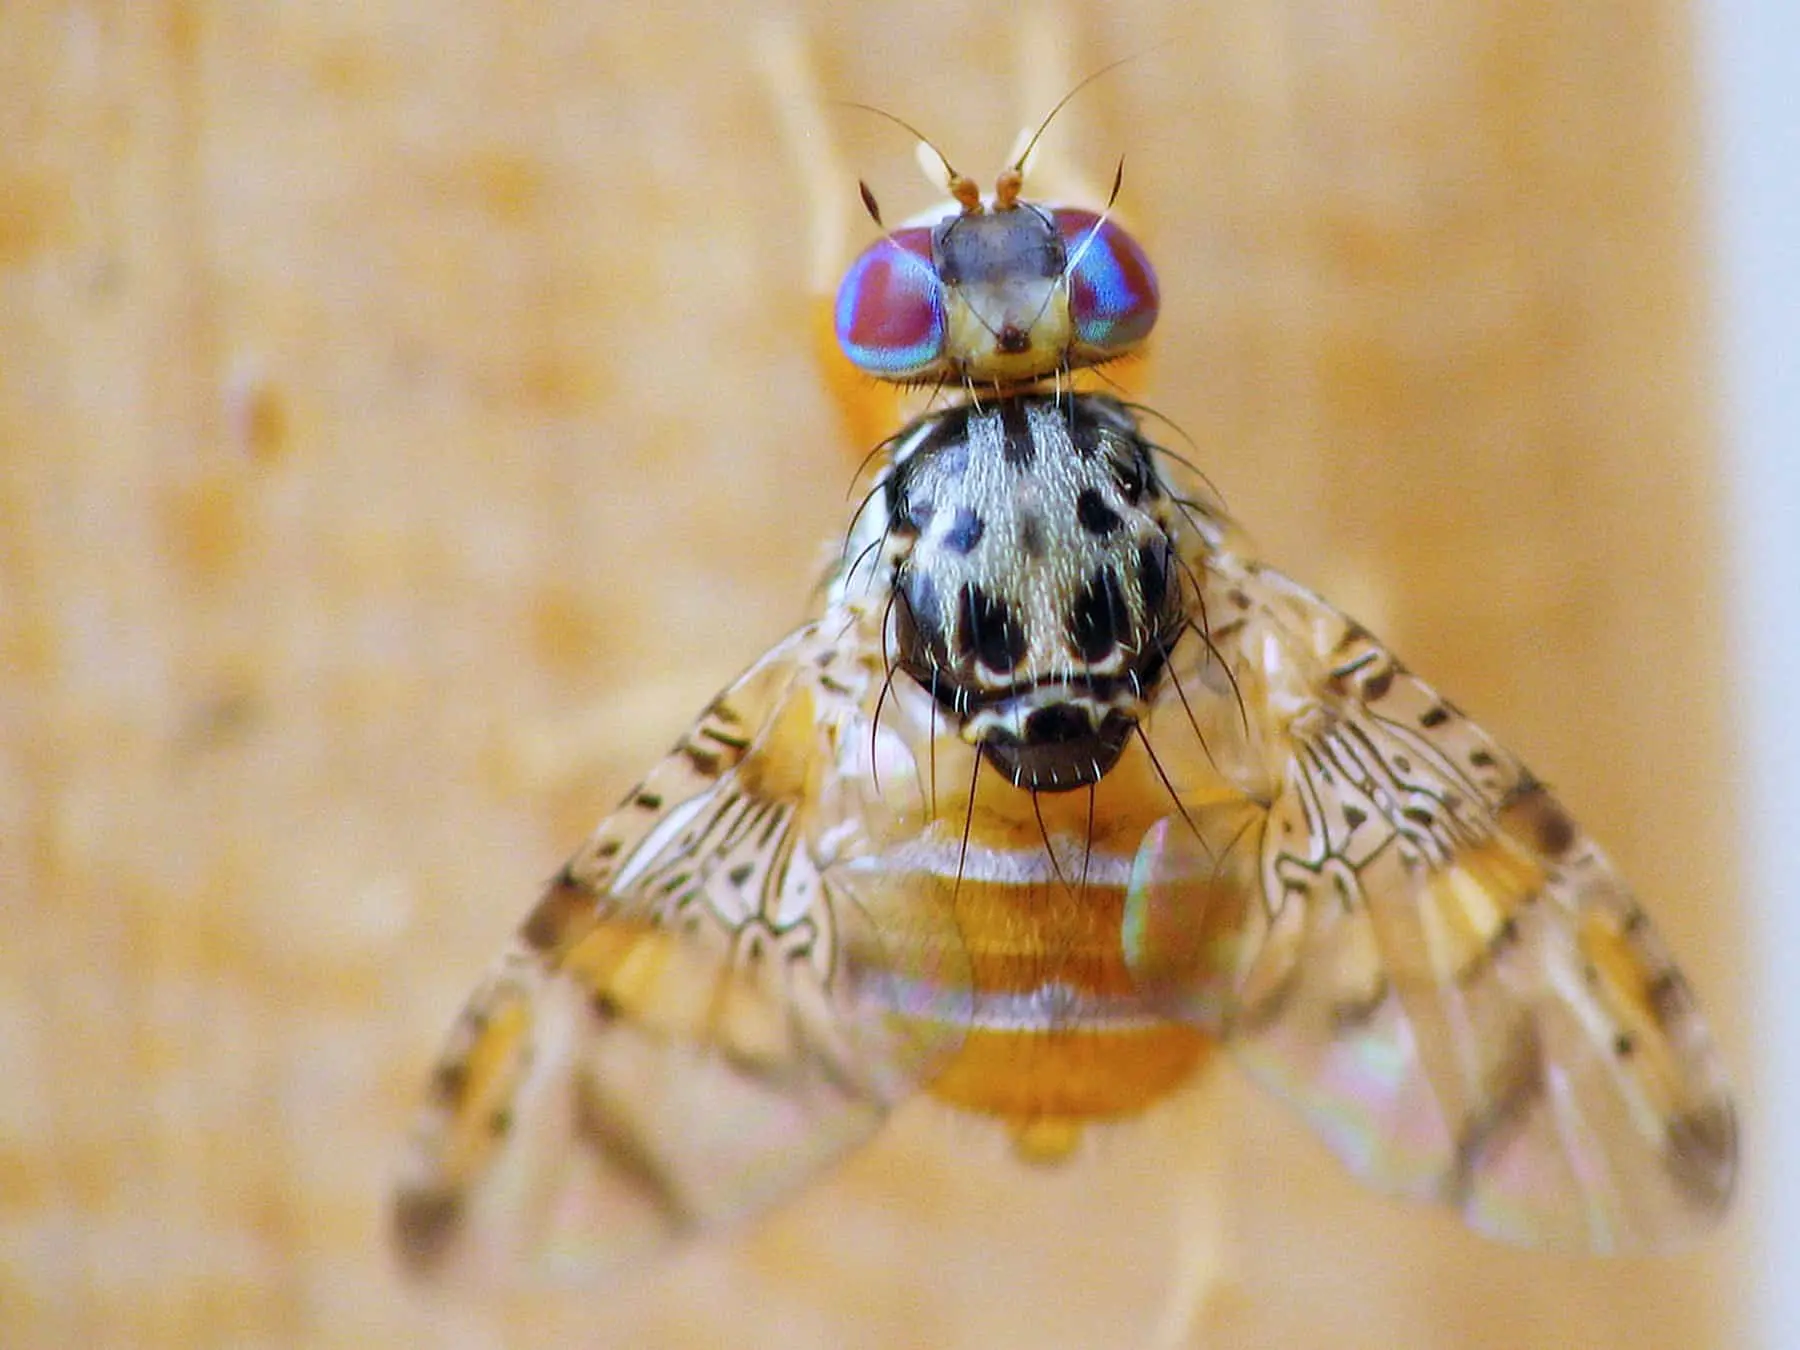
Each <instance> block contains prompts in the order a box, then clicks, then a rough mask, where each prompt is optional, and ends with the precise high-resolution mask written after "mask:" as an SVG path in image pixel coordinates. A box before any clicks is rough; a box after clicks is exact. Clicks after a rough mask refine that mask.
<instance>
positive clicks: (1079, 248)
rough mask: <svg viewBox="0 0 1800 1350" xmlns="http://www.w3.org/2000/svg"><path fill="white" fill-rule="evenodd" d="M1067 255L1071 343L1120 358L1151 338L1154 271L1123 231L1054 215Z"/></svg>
mask: <svg viewBox="0 0 1800 1350" xmlns="http://www.w3.org/2000/svg"><path fill="white" fill-rule="evenodd" d="M1055 214H1056V228H1057V232H1058V233H1060V234H1061V235H1062V241H1063V247H1064V248H1065V249H1067V250H1068V254H1069V270H1068V281H1069V319H1070V321H1071V323H1072V324H1073V325H1074V329H1075V341H1076V342H1077V344H1079V345H1080V346H1083V347H1092V348H1095V349H1097V350H1099V351H1100V352H1102V353H1118V352H1123V351H1125V350H1126V349H1127V348H1129V347H1135V346H1136V345H1137V344H1138V343H1140V342H1142V341H1143V340H1144V339H1145V338H1147V337H1148V336H1150V330H1151V329H1152V328H1154V327H1156V315H1157V311H1158V309H1159V308H1160V305H1161V297H1160V296H1159V294H1158V292H1157V287H1156V270H1155V269H1154V268H1152V267H1151V266H1150V259H1149V257H1148V256H1146V255H1145V253H1144V250H1143V249H1142V248H1141V247H1139V245H1138V241H1137V240H1135V239H1133V238H1132V237H1131V236H1130V235H1129V234H1127V233H1125V231H1124V229H1123V228H1122V227H1120V226H1118V225H1115V224H1114V223H1113V222H1112V221H1110V220H1107V219H1104V218H1103V217H1101V216H1097V215H1095V214H1094V213H1093V212H1092V211H1078V210H1072V209H1062V210H1058V211H1057V212H1056V213H1055Z"/></svg>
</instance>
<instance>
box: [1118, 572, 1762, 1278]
mask: <svg viewBox="0 0 1800 1350" xmlns="http://www.w3.org/2000/svg"><path fill="white" fill-rule="evenodd" d="M1193 562H1194V570H1195V572H1196V574H1197V575H1199V576H1201V577H1203V578H1204V580H1203V583H1202V584H1203V587H1204V590H1203V594H1204V596H1205V599H1206V611H1207V614H1208V616H1209V619H1210V627H1209V629H1208V638H1209V643H1208V644H1198V643H1195V644H1189V648H1188V649H1184V650H1186V651H1191V652H1192V655H1186V656H1185V660H1184V661H1178V662H1177V663H1176V667H1175V673H1176V674H1177V675H1178V676H1179V677H1180V678H1181V679H1183V680H1185V681H1186V682H1187V683H1189V684H1190V685H1205V686H1211V687H1214V688H1216V689H1223V690H1224V694H1223V697H1224V699H1225V700H1227V701H1232V700H1237V699H1241V707H1242V710H1243V711H1242V716H1241V718H1239V719H1238V730H1237V733H1236V734H1237V735H1238V736H1239V737H1240V738H1243V739H1244V741H1245V742H1246V743H1245V744H1244V745H1243V746H1241V747H1239V748H1238V749H1237V750H1236V751H1235V752H1234V754H1233V757H1232V758H1230V759H1227V760H1225V767H1226V769H1227V772H1228V774H1235V775H1236V779H1237V781H1238V784H1239V786H1240V788H1241V789H1242V791H1243V792H1244V795H1245V797H1246V798H1247V799H1248V804H1247V803H1246V802H1245V801H1240V802H1238V803H1236V804H1235V805H1233V804H1227V805H1224V806H1219V805H1204V804H1195V805H1194V806H1193V807H1192V808H1190V812H1189V814H1190V816H1191V817H1193V818H1194V819H1193V821H1192V822H1189V823H1184V822H1181V821H1177V820H1170V821H1167V822H1164V823H1163V824H1162V825H1160V826H1158V827H1157V829H1155V830H1153V831H1152V833H1151V836H1150V837H1149V838H1148V839H1147V840H1146V842H1145V845H1144V848H1143V849H1142V851H1141V852H1140V855H1139V857H1138V862H1137V870H1136V883H1137V884H1136V886H1135V888H1134V898H1133V909H1132V911H1131V914H1130V924H1129V927H1128V937H1130V938H1131V939H1132V940H1133V941H1134V942H1135V959H1136V960H1137V962H1138V965H1139V967H1140V970H1141V971H1142V973H1143V974H1144V976H1145V978H1146V979H1147V980H1148V981H1149V982H1150V983H1151V984H1152V985H1153V986H1155V987H1157V988H1159V989H1160V990H1162V991H1164V992H1166V993H1168V994H1170V995H1171V996H1172V997H1173V998H1174V999H1175V1000H1176V1001H1177V1003H1178V1005H1179V1008H1180V1012H1181V1015H1183V1016H1185V1017H1187V1018H1189V1019H1191V1020H1195V1021H1198V1022H1200V1023H1201V1024H1202V1025H1204V1026H1205V1027H1207V1028H1208V1029H1209V1030H1213V1031H1215V1032H1217V1033H1218V1034H1220V1035H1221V1036H1222V1037H1224V1038H1225V1039H1227V1040H1228V1041H1229V1043H1230V1044H1231V1045H1232V1046H1233V1048H1234V1049H1235V1051H1236V1054H1237V1056H1238V1058H1239V1059H1240V1060H1241V1061H1242V1063H1243V1064H1244V1065H1245V1066H1246V1067H1247V1068H1248V1069H1249V1071H1250V1073H1251V1074H1252V1075H1253V1076H1254V1077H1255V1078H1256V1079H1258V1080H1259V1081H1260V1082H1262V1083H1263V1084H1264V1085H1265V1086H1266V1087H1268V1088H1269V1089H1271V1090H1272V1091H1274V1092H1275V1093H1276V1094H1277V1095H1278V1096H1280V1097H1282V1098H1284V1099H1286V1100H1287V1101H1288V1102H1290V1103H1292V1104H1293V1105H1295V1106H1296V1107H1298V1108H1299V1109H1300V1111H1301V1112H1302V1114H1303V1115H1304V1116H1305V1117H1306V1118H1307V1119H1308V1120H1309V1121H1310V1122H1311V1124H1312V1126H1313V1128H1314V1129H1315V1130H1317V1131H1318V1132H1319V1133H1320V1134H1321V1135H1322V1136H1323V1137H1324V1138H1325V1140H1326V1141H1327V1142H1328V1143H1329V1144H1330V1146H1331V1147H1332V1149H1333V1150H1334V1151H1335V1152H1336V1153H1337V1154H1338V1155H1339V1156H1340V1157H1341V1158H1342V1159H1343V1160H1344V1161H1345V1163H1347V1164H1348V1165H1349V1167H1350V1169H1351V1170H1352V1171H1353V1172H1354V1173H1356V1174H1357V1175H1358V1176H1359V1177H1361V1178H1362V1179H1364V1180H1365V1181H1368V1182H1370V1183H1372V1184H1374V1185H1375V1186H1378V1187H1380V1188H1381V1189H1384V1190H1387V1191H1390V1192H1395V1193H1398V1194H1401V1195H1406V1196H1415V1197H1430V1198H1435V1199H1438V1200H1441V1201H1444V1202H1447V1203H1449V1204H1451V1205H1453V1206H1455V1207H1456V1208H1457V1209H1458V1210H1460V1211H1461V1213H1462V1215H1463V1217H1464V1218H1465V1220H1466V1221H1467V1222H1468V1223H1470V1224H1471V1225H1472V1226H1473V1227H1475V1228H1476V1229H1478V1230H1480V1231H1482V1232H1484V1233H1487V1234H1489V1235H1492V1236H1495V1237H1499V1238H1503V1239H1507V1240H1511V1241H1517V1242H1522V1243H1528V1244H1532V1245H1543V1246H1552V1247H1561V1248H1569V1249H1580V1250H1591V1251H1601V1252H1620V1251H1641V1250H1648V1249H1657V1248H1666V1247H1669V1246H1672V1245H1678V1244H1679V1243H1681V1242H1682V1241H1683V1240H1685V1239H1687V1238H1689V1237H1691V1236H1693V1235H1695V1234H1697V1233H1698V1232H1699V1231H1700V1230H1702V1229H1704V1228H1705V1227H1706V1226H1708V1225H1709V1224H1711V1223H1712V1222H1713V1221H1715V1220H1716V1219H1717V1218H1718V1217H1719V1215H1720V1214H1721V1213H1722V1212H1723V1210H1724V1209H1725V1206H1726V1204H1727V1202H1728V1200H1729V1198H1730V1194H1731V1190H1732V1185H1733V1180H1734V1175H1735V1171H1736V1161H1737V1130H1736V1122H1735V1117H1734V1115H1733V1110H1732V1106H1731V1102H1730V1099H1729V1096H1728V1094H1727V1089H1726V1086H1725V1080H1724V1074H1723V1072H1722V1069H1721V1065H1720V1063H1719V1059H1718V1056H1717V1054H1716V1052H1715V1050H1714V1048H1713V1045H1712V1042H1711V1039H1710V1037H1709V1035H1708V1033H1707V1030H1706V1027H1705V1025H1704V1024H1703V1022H1702V1021H1701V1018H1700V1015H1699V1013H1698V1011H1697V1010H1696V1007H1695V1003H1694V999H1693V997H1692V995H1691V994H1690V992H1689V989H1688V986H1687V984H1686V982H1685V981H1684V980H1683V978H1682V976H1681V974H1680V972H1679V971H1678V970H1677V969H1676V968H1675V965H1674V963H1673V962H1672V961H1671V960H1670V958H1669V955H1668V953H1667V951H1666V950H1665V949H1664V947H1663V944H1662V942H1661V941H1660V940H1659V939H1658V937H1657V935H1656V933H1655V931H1654V930H1653V929H1652V927H1651V925H1650V922H1649V920H1648V918H1647V917H1646V916H1645V913H1644V911H1643V909H1642V908H1641V907H1640V906H1639V905H1638V903H1637V901H1636V900H1635V899H1634V898H1633V896H1632V895H1631V892H1630V891H1629V890H1628V889H1627V888H1626V886H1625V884H1624V882H1623V881H1622V880H1621V879H1620V878H1619V876H1618V874H1617V873H1616V872H1615V871H1614V870H1613V867H1612V865H1611V864H1610V863H1609V862H1608V861H1607V859H1606V857H1605V855H1604V854H1603V853H1601V851H1600V850H1599V849H1598V848H1597V847H1596V846H1595V845H1594V844H1593V842H1592V841H1591V840H1589V839H1588V838H1587V836H1586V835H1585V834H1584V833H1583V832H1582V831H1581V829H1580V827H1579V826H1577V825H1576V824H1575V822H1574V821H1573V820H1571V819H1570V817H1569V816H1568V815H1567V814H1566V813H1565V812H1564V810H1563V809H1562V807H1561V806H1560V805H1559V804H1558V803H1557V802H1556V800H1555V799H1554V798H1553V797H1552V796H1551V795H1550V793H1549V792H1548V791H1547V790H1546V789H1545V788H1544V786H1543V785H1542V784H1541V783H1539V782H1538V781H1537V780H1536V779H1534V778H1533V777H1532V776H1531V774H1530V773H1529V771H1528V770H1526V768H1525V767H1524V766H1523V765H1522V764H1520V763H1519V761H1518V760H1516V759H1515V758H1514V757H1513V756H1512V755H1510V754H1509V753H1507V751H1506V750H1504V749H1503V748H1501V747H1500V746H1499V745H1498V744H1496V743H1495V742H1494V740H1493V739H1492V738H1491V737H1489V736H1488V735H1487V734H1486V733H1485V732H1483V731H1482V730H1481V729H1480V728H1479V727H1477V726H1476V725H1474V724H1473V723H1472V722H1470V721H1469V720H1468V719H1467V718H1466V717H1465V716H1463V714H1462V713H1461V712H1459V711H1458V710H1457V709H1456V708H1455V707H1454V706H1453V705H1451V704H1450V703H1449V702H1447V701H1445V700H1444V699H1442V698H1440V697H1439V696H1438V694H1437V693H1436V692H1435V691H1433V690H1432V689H1431V688H1430V686H1428V685H1426V684H1425V683H1424V682H1423V681H1421V680H1419V679H1418V678H1416V677H1415V676H1413V675H1411V674H1410V673H1408V672H1407V670H1406V669H1405V668H1404V667H1403V666H1402V665H1400V663H1399V662H1398V661H1396V660H1395V658H1394V657H1393V655H1392V654H1391V653H1389V652H1388V651H1387V650H1386V649H1385V648H1383V647H1382V646H1381V645H1380V644H1379V643H1378V642H1376V641H1375V639H1374V638H1372V637H1371V636H1370V635H1369V634H1368V633H1367V632H1366V631H1365V630H1363V629H1362V628H1361V627H1360V626H1359V625H1357V624H1356V623H1354V622H1353V621H1351V620H1350V619H1348V618H1347V617H1346V616H1344V615H1342V614H1341V613H1339V612H1338V611H1336V610H1335V609H1333V608H1331V607H1330V606H1329V605H1327V604H1326V603H1325V602H1324V601H1322V600H1321V599H1319V597H1317V596H1315V595H1313V594H1312V593H1311V592H1309V591H1307V590H1305V589H1304V588H1302V587H1300V586H1298V585H1296V584H1295V583H1294V582H1292V581H1290V580H1289V579H1288V578H1286V577H1284V576H1282V575H1280V574H1279V573H1277V572H1274V571H1272V570H1270V569H1268V568H1265V567H1263V566H1261V565H1259V564H1257V563H1255V562H1253V561H1250V560H1248V559H1246V558H1244V557H1242V556H1240V555H1239V554H1237V553H1236V552H1235V551H1234V550H1232V549H1231V548H1229V547H1227V546H1226V545H1225V543H1224V541H1223V538H1222V537H1221V538H1219V539H1214V540H1210V541H1208V546H1207V547H1206V548H1205V549H1204V550H1202V551H1201V552H1200V553H1199V554H1198V555H1197V556H1196V557H1195V559H1194V560H1193ZM1184 664H1185V667H1186V669H1185V671H1184V670H1183V669H1182V666H1183V665H1184ZM1225 672H1229V676H1228V677H1224V676H1225ZM1222 677H1224V678H1222ZM1230 711H1231V713H1232V714H1233V715H1234V716H1235V715H1236V714H1237V706H1232V707H1231V709H1230ZM1227 739H1229V738H1227ZM1221 758H1222V757H1219V756H1215V760H1219V759H1221ZM1245 766H1254V767H1245ZM1258 775H1260V779H1258ZM1221 839H1223V840H1225V841H1227V842H1226V844H1225V845H1224V846H1221V845H1220V843H1219V840H1221ZM1202 911H1203V912H1202Z"/></svg>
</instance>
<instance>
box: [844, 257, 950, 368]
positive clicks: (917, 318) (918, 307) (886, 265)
mask: <svg viewBox="0 0 1800 1350" xmlns="http://www.w3.org/2000/svg"><path fill="white" fill-rule="evenodd" d="M836 322H837V339H838V345H839V346H840V347H842V348H843V349H844V355H846V356H848V357H849V358H850V360H851V362H852V363H853V364H855V365H856V366H858V367H860V368H861V369H863V370H866V371H868V372H869V374H871V375H874V376H877V377H879V378H881V379H884V380H904V379H907V378H910V377H912V376H915V375H923V374H925V373H926V372H928V371H930V370H931V369H932V368H933V367H935V366H936V365H937V364H938V363H939V362H940V361H941V360H942V359H943V355H944V288H943V286H942V284H941V283H940V282H939V281H938V276H937V271H936V269H935V268H934V267H933V266H932V261H931V231H930V230H928V229H905V230H895V231H894V232H893V233H892V234H890V235H889V236H888V237H887V238H885V239H882V240H878V241H877V242H876V243H874V244H871V245H870V246H869V247H868V248H866V249H864V250H863V253H862V256H861V257H859V258H858V259H857V260H856V261H855V262H854V263H853V264H851V267H850V271H849V272H848V273H846V274H845V276H844V281H843V284H842V285H840V286H839V287H838V293H837V310H836Z"/></svg>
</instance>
